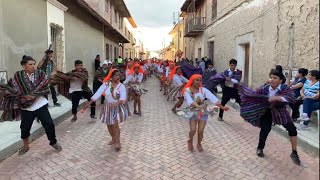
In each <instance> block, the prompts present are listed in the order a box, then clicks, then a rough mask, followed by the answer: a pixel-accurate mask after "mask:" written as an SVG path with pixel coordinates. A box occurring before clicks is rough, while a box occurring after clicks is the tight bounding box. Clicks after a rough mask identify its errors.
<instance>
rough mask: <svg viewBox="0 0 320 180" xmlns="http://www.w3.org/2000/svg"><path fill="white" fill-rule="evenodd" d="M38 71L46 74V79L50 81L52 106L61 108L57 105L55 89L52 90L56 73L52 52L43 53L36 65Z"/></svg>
mask: <svg viewBox="0 0 320 180" xmlns="http://www.w3.org/2000/svg"><path fill="white" fill-rule="evenodd" d="M38 69H41V70H42V71H44V72H45V73H46V77H47V78H48V79H50V81H49V83H50V91H51V95H52V100H53V104H54V105H55V106H61V104H60V103H58V98H57V92H56V89H55V88H54V85H55V84H54V81H53V80H52V79H53V76H54V75H55V74H56V72H57V67H56V65H55V63H54V61H53V51H52V50H46V51H45V56H44V58H43V59H42V61H41V62H40V63H39V64H38Z"/></svg>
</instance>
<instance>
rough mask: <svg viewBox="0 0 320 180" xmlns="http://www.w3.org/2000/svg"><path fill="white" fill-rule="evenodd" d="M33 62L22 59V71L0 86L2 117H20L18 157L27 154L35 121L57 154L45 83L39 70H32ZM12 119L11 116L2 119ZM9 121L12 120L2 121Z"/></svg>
mask: <svg viewBox="0 0 320 180" xmlns="http://www.w3.org/2000/svg"><path fill="white" fill-rule="evenodd" d="M35 64H36V61H35V60H34V59H33V58H32V57H30V56H23V58H22V61H21V65H22V66H23V68H24V70H22V71H17V72H16V73H15V74H14V76H13V78H12V79H10V80H9V82H8V84H6V85H4V84H0V94H3V95H4V96H1V95H0V97H1V98H0V109H1V110H4V114H8V115H12V114H14V118H16V119H18V118H19V117H21V124H20V129H21V139H22V140H23V147H22V148H21V149H20V150H19V152H18V154H19V155H23V154H25V153H26V152H28V151H29V136H30V130H31V127H32V124H33V121H34V119H35V118H38V119H39V120H40V121H41V124H42V126H43V128H44V129H45V132H46V134H47V138H48V140H49V141H50V146H52V147H53V148H54V149H56V150H57V151H61V150H62V148H61V146H60V145H59V144H58V143H57V139H56V134H55V127H54V123H53V120H52V118H51V115H50V113H49V110H48V100H47V99H46V96H47V95H48V94H49V92H50V89H49V80H48V79H47V76H46V74H45V73H44V71H42V70H36V69H35ZM5 117H9V118H12V116H5ZM6 120H12V119H6Z"/></svg>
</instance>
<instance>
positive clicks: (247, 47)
mask: <svg viewBox="0 0 320 180" xmlns="http://www.w3.org/2000/svg"><path fill="white" fill-rule="evenodd" d="M249 60H250V44H249V43H248V44H245V45H244V84H245V85H246V86H249V63H250V62H249Z"/></svg>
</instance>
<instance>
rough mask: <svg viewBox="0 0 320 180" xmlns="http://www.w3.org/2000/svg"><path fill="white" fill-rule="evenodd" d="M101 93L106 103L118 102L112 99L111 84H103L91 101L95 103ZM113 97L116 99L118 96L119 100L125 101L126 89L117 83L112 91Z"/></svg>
mask: <svg viewBox="0 0 320 180" xmlns="http://www.w3.org/2000/svg"><path fill="white" fill-rule="evenodd" d="M103 93H105V98H106V101H107V103H115V102H117V101H118V100H116V99H114V98H113V96H112V94H111V84H110V85H109V84H108V82H106V83H103V84H102V85H101V86H100V88H99V89H98V91H97V92H96V93H95V94H94V95H93V96H92V97H91V99H92V100H93V101H96V100H97V99H98V98H99V97H100V96H101V95H102V94H103ZM113 94H114V97H116V95H117V94H119V95H120V99H119V100H122V101H125V100H127V92H126V87H125V86H124V85H123V84H121V83H119V84H118V85H117V86H116V87H115V88H114V90H113Z"/></svg>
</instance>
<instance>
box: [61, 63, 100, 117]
mask: <svg viewBox="0 0 320 180" xmlns="http://www.w3.org/2000/svg"><path fill="white" fill-rule="evenodd" d="M74 67H75V69H74V70H72V71H70V72H68V73H62V72H58V73H57V74H56V76H55V79H57V81H60V88H61V94H62V95H63V96H65V97H67V98H69V99H71V101H72V114H73V118H72V119H71V122H75V121H77V120H78V117H77V109H78V107H79V102H80V99H82V97H85V98H86V99H87V100H90V98H91V96H92V91H91V89H90V88H89V87H88V79H89V77H88V71H87V70H86V68H84V67H83V63H82V61H81V60H76V61H75V62H74ZM90 117H91V118H92V119H95V106H94V105H92V106H91V113H90Z"/></svg>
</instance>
